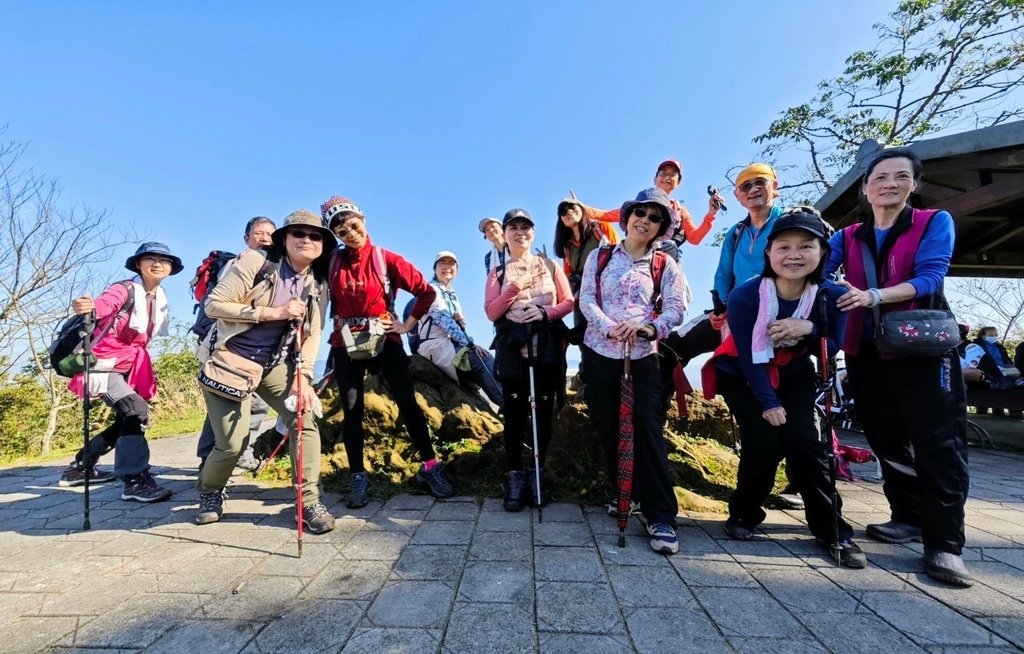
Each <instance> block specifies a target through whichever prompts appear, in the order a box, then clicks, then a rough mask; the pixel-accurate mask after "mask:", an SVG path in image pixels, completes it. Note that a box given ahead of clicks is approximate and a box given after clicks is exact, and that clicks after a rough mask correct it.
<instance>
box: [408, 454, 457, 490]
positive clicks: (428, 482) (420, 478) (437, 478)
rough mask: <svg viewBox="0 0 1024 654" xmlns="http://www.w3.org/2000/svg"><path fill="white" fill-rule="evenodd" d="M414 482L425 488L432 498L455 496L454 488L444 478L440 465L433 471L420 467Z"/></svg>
mask: <svg viewBox="0 0 1024 654" xmlns="http://www.w3.org/2000/svg"><path fill="white" fill-rule="evenodd" d="M416 481H417V482H419V483H420V484H422V485H423V486H426V487H427V490H429V491H430V494H431V495H433V496H434V497H441V498H444V497H451V496H452V495H454V494H455V487H454V486H452V484H451V482H450V481H448V478H447V477H445V476H444V468H443V467H442V466H441V464H440V463H438V464H437V465H435V466H434V469H433V470H427V469H426V468H424V467H422V466H421V467H420V471H419V472H417V473H416Z"/></svg>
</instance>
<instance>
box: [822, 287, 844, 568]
mask: <svg viewBox="0 0 1024 654" xmlns="http://www.w3.org/2000/svg"><path fill="white" fill-rule="evenodd" d="M827 303H828V295H827V294H826V293H825V292H824V289H822V290H820V291H818V306H817V309H818V330H819V333H821V339H820V341H819V344H820V349H819V351H818V366H819V374H820V376H821V385H822V389H824V392H823V402H824V404H825V425H824V429H823V430H822V433H823V434H824V437H823V438H824V440H825V441H827V443H826V445H825V451H826V452H828V454H827V456H828V483H829V489H830V491H831V499H832V544H831V546H830V549H831V550H832V557H833V558H834V559H835V560H836V566H837V567H838V566H839V561H840V556H841V554H842V551H843V548H842V546H840V545H839V491H837V490H836V452H835V447H833V445H832V387H831V382H832V379H831V375H830V374H829V354H828V305H827Z"/></svg>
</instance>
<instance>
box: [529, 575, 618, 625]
mask: <svg viewBox="0 0 1024 654" xmlns="http://www.w3.org/2000/svg"><path fill="white" fill-rule="evenodd" d="M537 626H538V629H540V630H542V631H562V632H569V633H591V634H621V633H624V632H625V626H624V625H623V622H622V616H621V615H620V614H619V610H618V608H617V607H616V604H615V596H614V595H613V594H612V591H611V588H609V587H608V585H607V584H585V583H577V582H570V581H545V582H538V583H537Z"/></svg>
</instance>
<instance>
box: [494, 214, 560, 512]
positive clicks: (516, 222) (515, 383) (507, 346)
mask: <svg viewBox="0 0 1024 654" xmlns="http://www.w3.org/2000/svg"><path fill="white" fill-rule="evenodd" d="M502 224H503V225H504V227H505V246H506V248H507V251H508V258H507V259H506V262H505V269H504V270H501V271H497V270H496V271H493V272H491V274H490V275H489V276H488V278H487V286H486V287H485V289H484V294H485V297H484V310H485V312H486V313H487V317H488V318H490V319H491V320H492V321H494V330H495V337H494V342H493V343H492V345H491V349H493V350H494V357H495V362H494V374H495V376H496V377H497V378H498V381H500V382H501V386H502V394H503V396H504V401H505V412H504V423H505V433H504V442H505V461H506V468H507V476H506V479H505V480H504V486H505V500H504V507H505V510H506V511H521V510H522V509H523V507H524V506H525V504H526V501H527V493H530V494H531V496H532V501H533V504H534V505H535V506H541V505H543V504H544V501H545V493H544V491H543V488H542V489H541V492H540V494H539V496H538V494H537V492H536V490H535V489H532V486H534V485H535V484H536V481H535V479H536V477H535V473H531V474H529V475H528V474H527V472H526V470H524V466H523V442H524V439H525V436H526V430H527V424H529V418H530V414H531V408H530V398H531V395H532V393H531V385H530V378H531V376H532V377H533V380H534V387H533V390H534V391H535V393H536V397H535V398H534V401H535V403H536V407H537V411H536V417H537V419H536V422H535V423H534V425H533V428H534V429H535V430H536V435H537V443H538V452H537V458H538V461H539V463H540V467H541V469H543V467H544V462H545V458H546V456H547V451H548V444H549V442H550V440H551V417H552V414H553V412H554V406H555V401H556V398H557V397H558V395H559V392H560V389H559V386H561V388H562V389H564V387H565V342H564V331H565V326H564V325H563V324H562V318H563V317H565V316H566V315H567V314H568V313H569V312H570V311H572V304H573V300H572V291H571V290H570V289H569V280H568V279H566V277H565V272H564V271H563V270H562V268H561V267H559V266H556V265H555V264H554V263H553V262H552V261H551V260H550V259H547V258H546V257H542V256H539V255H535V254H533V253H531V252H530V248H531V247H532V245H533V241H534V237H535V235H536V233H535V230H534V223H533V218H532V217H531V216H530V214H529V213H528V212H527V211H526V210H525V209H510V210H509V211H508V212H506V213H505V217H504V220H502ZM531 491H532V492H531Z"/></svg>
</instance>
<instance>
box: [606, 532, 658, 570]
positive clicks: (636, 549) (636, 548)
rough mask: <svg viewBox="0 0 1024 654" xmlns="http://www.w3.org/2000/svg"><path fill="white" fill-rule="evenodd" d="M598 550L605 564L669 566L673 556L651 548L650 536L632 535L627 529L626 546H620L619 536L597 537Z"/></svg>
mask: <svg viewBox="0 0 1024 654" xmlns="http://www.w3.org/2000/svg"><path fill="white" fill-rule="evenodd" d="M597 551H598V553H599V554H600V555H601V561H602V562H603V563H604V564H605V565H642V566H650V567H666V568H667V567H669V562H668V561H669V559H671V558H672V557H670V556H665V555H664V554H658V553H657V552H655V551H654V550H652V549H651V545H650V538H649V537H647V536H646V535H644V536H642V537H641V536H635V535H630V534H629V532H628V531H627V535H626V546H625V547H619V546H618V537H617V536H615V537H599V538H597Z"/></svg>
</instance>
